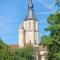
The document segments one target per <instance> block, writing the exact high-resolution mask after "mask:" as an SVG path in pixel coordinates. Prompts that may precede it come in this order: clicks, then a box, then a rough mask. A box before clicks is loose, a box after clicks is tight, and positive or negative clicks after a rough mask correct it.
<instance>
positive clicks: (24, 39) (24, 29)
mask: <svg viewBox="0 0 60 60" xmlns="http://www.w3.org/2000/svg"><path fill="white" fill-rule="evenodd" d="M39 37H40V36H39V21H38V20H37V19H36V16H35V14H34V10H33V4H32V0H29V3H28V15H27V17H26V18H25V20H24V21H23V23H22V24H21V25H20V27H19V48H20V47H24V46H25V45H26V44H28V43H29V44H32V45H33V46H34V47H36V48H37V51H36V60H46V58H45V57H46V54H47V48H43V47H41V46H39V41H40V38H39Z"/></svg>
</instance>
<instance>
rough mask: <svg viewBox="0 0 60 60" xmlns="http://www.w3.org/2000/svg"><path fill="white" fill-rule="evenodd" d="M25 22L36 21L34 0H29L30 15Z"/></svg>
mask: <svg viewBox="0 0 60 60" xmlns="http://www.w3.org/2000/svg"><path fill="white" fill-rule="evenodd" d="M25 20H36V18H35V15H34V10H33V3H32V0H29V3H28V15H27V17H26V19H25Z"/></svg>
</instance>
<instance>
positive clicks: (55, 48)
mask: <svg viewBox="0 0 60 60" xmlns="http://www.w3.org/2000/svg"><path fill="white" fill-rule="evenodd" d="M48 23H49V26H48V27H47V28H46V29H45V30H46V31H50V34H49V36H44V37H42V45H48V60H60V13H55V14H51V15H50V16H49V17H48Z"/></svg>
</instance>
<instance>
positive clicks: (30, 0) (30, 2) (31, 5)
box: [29, 0, 33, 8]
mask: <svg viewBox="0 0 60 60" xmlns="http://www.w3.org/2000/svg"><path fill="white" fill-rule="evenodd" d="M29 8H33V3H32V0H29Z"/></svg>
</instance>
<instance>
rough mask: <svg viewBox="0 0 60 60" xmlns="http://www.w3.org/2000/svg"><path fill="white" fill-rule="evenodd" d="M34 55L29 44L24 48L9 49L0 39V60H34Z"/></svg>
mask: <svg viewBox="0 0 60 60" xmlns="http://www.w3.org/2000/svg"><path fill="white" fill-rule="evenodd" d="M34 53H35V50H34V48H33V47H32V46H31V45H30V44H29V45H26V46H25V47H24V48H20V49H11V48H9V47H8V45H6V44H5V43H4V42H3V41H2V40H1V39H0V60H35V54H34Z"/></svg>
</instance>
